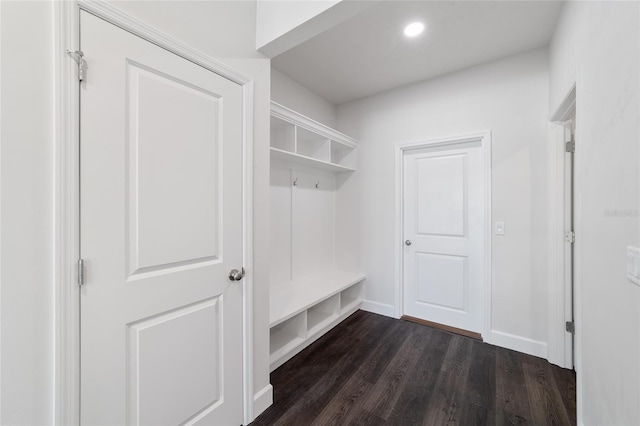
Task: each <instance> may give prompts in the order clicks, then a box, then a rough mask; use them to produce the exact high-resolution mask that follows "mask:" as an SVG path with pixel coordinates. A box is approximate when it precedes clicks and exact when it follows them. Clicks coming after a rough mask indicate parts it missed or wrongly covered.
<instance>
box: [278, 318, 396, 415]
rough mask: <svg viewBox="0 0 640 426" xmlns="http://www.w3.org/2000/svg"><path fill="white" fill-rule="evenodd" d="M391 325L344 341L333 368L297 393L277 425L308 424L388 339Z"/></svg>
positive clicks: (328, 368)
mask: <svg viewBox="0 0 640 426" xmlns="http://www.w3.org/2000/svg"><path fill="white" fill-rule="evenodd" d="M390 325H391V324H386V323H385V324H380V325H379V326H378V327H374V328H372V329H370V331H369V332H368V333H366V334H365V335H364V336H360V335H358V337H357V338H354V339H350V340H345V341H344V342H343V345H345V346H347V347H348V348H349V350H348V351H347V352H346V353H345V354H344V356H343V357H342V358H340V360H339V361H338V362H336V363H334V364H333V365H328V366H326V369H325V371H324V373H325V374H324V375H322V377H321V379H320V380H316V382H315V384H314V385H313V386H307V390H306V392H297V393H296V397H295V398H294V399H293V400H291V405H290V406H289V408H288V409H287V411H286V412H285V413H283V414H282V416H281V417H280V418H279V420H278V421H281V422H284V424H292V425H294V424H301V423H299V422H300V421H302V424H308V423H310V422H312V421H313V419H315V417H316V416H317V415H319V414H320V412H321V411H322V410H323V409H324V407H325V406H326V405H327V404H328V403H329V401H331V398H332V397H333V396H334V395H335V394H336V393H337V392H338V391H339V390H340V388H341V387H342V386H343V385H344V383H345V381H346V380H348V379H349V378H350V377H351V375H352V374H353V373H354V372H355V371H356V370H357V369H358V367H359V366H360V365H361V364H362V363H363V362H364V361H365V360H366V358H367V357H368V355H369V354H370V353H371V352H372V351H373V350H374V349H375V348H376V347H377V346H378V345H380V344H381V342H383V341H384V340H385V339H388V338H389V336H388V331H389V328H391V327H390Z"/></svg>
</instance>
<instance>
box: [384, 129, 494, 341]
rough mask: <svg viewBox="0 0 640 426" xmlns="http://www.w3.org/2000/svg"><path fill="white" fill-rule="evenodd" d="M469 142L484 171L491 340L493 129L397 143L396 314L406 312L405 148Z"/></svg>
mask: <svg viewBox="0 0 640 426" xmlns="http://www.w3.org/2000/svg"><path fill="white" fill-rule="evenodd" d="M469 142H476V143H480V150H481V155H482V163H483V168H484V171H485V175H484V214H485V224H484V227H485V229H484V231H485V236H486V237H485V242H484V254H485V259H484V277H483V281H484V282H483V299H484V300H483V303H482V314H481V318H482V319H481V322H482V327H481V334H482V337H483V339H484V341H485V342H488V343H491V276H492V274H491V236H492V232H491V220H492V219H491V132H490V131H483V132H477V133H471V134H464V135H459V136H450V137H442V138H436V139H430V140H425V141H416V142H403V143H397V144H396V145H395V189H396V199H395V218H396V232H395V237H396V238H395V241H394V244H395V276H396V279H395V309H396V312H395V314H396V317H397V318H400V317H401V316H402V315H403V313H404V306H403V300H404V279H403V277H404V243H403V241H404V240H403V233H404V198H403V188H404V161H403V158H404V154H405V151H408V150H413V149H419V148H434V147H449V148H452V149H455V147H456V145H458V144H464V143H469Z"/></svg>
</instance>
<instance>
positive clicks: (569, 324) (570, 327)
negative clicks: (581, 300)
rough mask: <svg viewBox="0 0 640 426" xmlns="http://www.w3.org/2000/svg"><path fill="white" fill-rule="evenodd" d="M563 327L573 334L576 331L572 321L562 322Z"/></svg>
mask: <svg viewBox="0 0 640 426" xmlns="http://www.w3.org/2000/svg"><path fill="white" fill-rule="evenodd" d="M564 328H565V330H567V333H571V334H575V333H576V323H575V322H573V321H567V322H565V323H564Z"/></svg>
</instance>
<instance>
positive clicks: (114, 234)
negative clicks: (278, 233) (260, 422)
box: [80, 12, 243, 425]
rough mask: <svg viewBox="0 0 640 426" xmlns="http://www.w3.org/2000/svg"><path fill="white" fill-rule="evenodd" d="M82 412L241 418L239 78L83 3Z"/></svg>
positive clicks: (145, 418)
mask: <svg viewBox="0 0 640 426" xmlns="http://www.w3.org/2000/svg"><path fill="white" fill-rule="evenodd" d="M81 48H82V50H83V51H84V54H85V59H86V61H87V65H88V67H87V71H88V72H87V78H86V80H85V82H83V85H82V88H81V235H82V236H81V253H82V257H83V258H84V261H85V265H86V269H87V273H86V283H85V285H84V286H83V287H82V291H81V302H80V303H81V423H82V424H86V425H89V424H105V425H123V424H128V425H137V424H144V425H159V424H163V425H169V424H172V425H174V424H206V425H239V424H241V423H242V414H243V412H242V329H243V327H242V287H241V285H240V283H237V282H235V281H233V282H232V281H230V280H229V278H228V276H229V271H230V270H231V269H234V268H235V269H241V268H242V251H243V248H242V241H243V236H242V88H241V87H240V86H238V85H237V84H235V83H233V82H231V81H229V80H227V79H225V78H223V77H220V76H219V75H216V74H214V73H212V72H210V71H207V70H205V69H204V68H202V67H200V66H197V65H195V64H193V63H191V62H189V61H187V60H185V59H183V58H181V57H178V56H176V55H174V54H172V53H170V52H168V51H166V50H163V49H161V48H159V47H158V46H156V45H153V44H151V43H149V42H147V41H145V40H143V39H141V38H138V37H136V36H134V35H132V34H131V33H129V32H127V31H124V30H122V29H120V28H118V27H116V26H114V25H111V24H109V23H107V22H106V21H103V20H101V19H99V18H97V17H95V16H93V15H90V14H88V13H86V12H81Z"/></svg>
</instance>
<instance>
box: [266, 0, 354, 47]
mask: <svg viewBox="0 0 640 426" xmlns="http://www.w3.org/2000/svg"><path fill="white" fill-rule="evenodd" d="M341 1H342V0H317V1H299V0H297V1H296V0H286V1H282V0H280V1H274V0H258V5H257V15H256V16H257V22H256V47H257V48H258V49H259V48H261V47H263V46H265V45H267V44H269V43H271V42H272V41H274V40H276V39H278V38H279V37H281V36H283V35H285V34H287V33H288V32H290V31H291V30H293V29H294V28H296V27H298V26H300V25H302V24H304V23H305V22H307V21H308V20H310V19H311V18H314V17H315V16H317V15H319V14H321V13H322V12H324V11H326V10H327V9H329V8H330V7H332V6H335V5H336V4H337V3H339V2H341Z"/></svg>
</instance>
